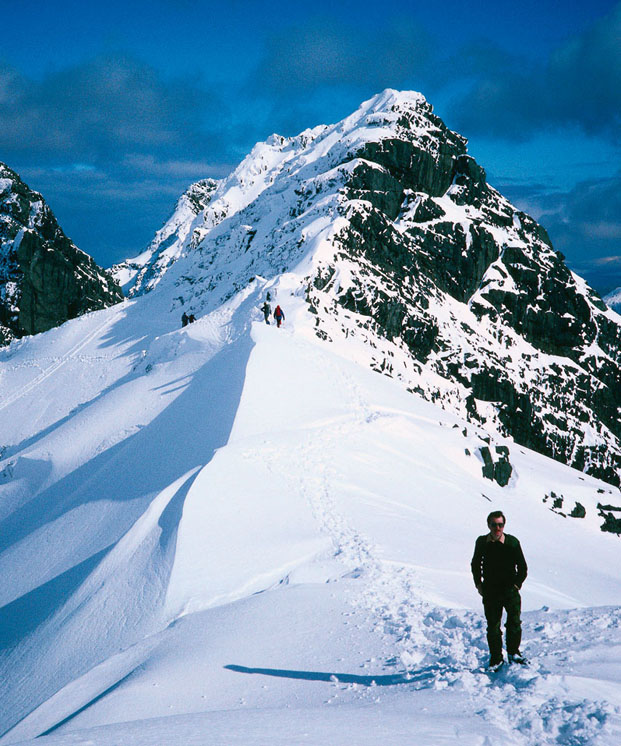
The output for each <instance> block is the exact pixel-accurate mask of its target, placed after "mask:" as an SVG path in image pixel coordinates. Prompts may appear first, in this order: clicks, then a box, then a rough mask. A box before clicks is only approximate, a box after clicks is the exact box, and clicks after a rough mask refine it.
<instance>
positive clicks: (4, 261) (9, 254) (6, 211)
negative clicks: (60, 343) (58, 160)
mask: <svg viewBox="0 0 621 746" xmlns="http://www.w3.org/2000/svg"><path fill="white" fill-rule="evenodd" d="M122 299H123V296H122V294H121V291H120V289H119V288H118V286H117V284H116V282H114V280H113V279H112V278H111V277H110V276H109V275H108V274H107V273H106V272H104V270H102V269H101V268H100V267H98V266H97V264H96V263H95V262H94V261H93V260H92V259H91V257H90V256H88V255H87V254H85V253H84V252H83V251H80V250H79V249H78V247H77V246H76V245H75V244H74V243H73V241H71V240H70V239H69V238H67V236H65V234H64V233H63V231H62V229H61V228H60V226H59V225H58V222H57V220H56V218H55V217H54V214H53V212H52V211H51V210H50V208H49V206H48V205H47V203H46V202H45V200H44V199H43V197H42V196H41V195H40V194H39V193H38V192H33V191H32V189H30V188H29V187H28V186H27V185H26V184H24V182H23V181H22V180H21V179H20V177H19V176H18V175H17V174H16V173H15V171H12V170H11V169H10V168H9V167H8V166H5V165H4V164H3V163H0V345H3V344H6V343H7V342H10V341H11V340H12V339H14V338H16V337H22V336H24V335H25V334H37V333H38V332H43V331H46V330H47V329H51V328H52V327H54V326H58V325H59V324H62V323H63V322H64V321H67V319H72V318H74V317H75V316H80V315H81V314H83V313H86V312H87V311H93V310H96V309H99V308H105V307H106V306H109V305H111V304H113V303H118V302H119V301H121V300H122Z"/></svg>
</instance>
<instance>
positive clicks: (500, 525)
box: [487, 518, 505, 541]
mask: <svg viewBox="0 0 621 746" xmlns="http://www.w3.org/2000/svg"><path fill="white" fill-rule="evenodd" d="M487 525H488V526H489V531H490V534H491V535H492V539H493V540H494V541H499V540H500V538H501V537H502V534H503V532H504V530H505V519H504V518H492V519H491V520H490V522H489V523H488V524H487Z"/></svg>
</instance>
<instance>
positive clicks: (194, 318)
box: [188, 313, 196, 324]
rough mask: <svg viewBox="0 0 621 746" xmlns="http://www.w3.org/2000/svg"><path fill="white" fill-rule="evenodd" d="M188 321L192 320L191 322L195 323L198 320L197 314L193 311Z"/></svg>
mask: <svg viewBox="0 0 621 746" xmlns="http://www.w3.org/2000/svg"><path fill="white" fill-rule="evenodd" d="M188 321H189V322H190V324H193V323H194V322H195V321H196V316H195V315H194V314H193V313H191V314H190V315H189V316H188Z"/></svg>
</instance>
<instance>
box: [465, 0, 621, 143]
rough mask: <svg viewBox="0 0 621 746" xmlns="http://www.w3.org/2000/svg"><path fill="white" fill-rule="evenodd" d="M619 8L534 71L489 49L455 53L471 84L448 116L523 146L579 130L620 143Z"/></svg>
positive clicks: (468, 127) (523, 62) (469, 128)
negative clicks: (534, 138)
mask: <svg viewBox="0 0 621 746" xmlns="http://www.w3.org/2000/svg"><path fill="white" fill-rule="evenodd" d="M620 38H621V3H619V4H617V5H616V6H615V7H614V8H613V10H612V11H611V12H610V13H609V14H608V15H607V16H605V17H603V18H601V19H600V20H598V21H597V22H596V23H595V24H594V25H593V26H592V27H590V28H589V29H588V30H587V31H585V32H584V33H582V34H580V35H577V36H575V37H573V38H571V39H569V40H567V41H566V42H565V43H564V44H562V45H561V46H559V47H558V48H557V49H556V50H555V52H554V53H553V54H551V55H550V56H549V57H548V59H547V60H545V61H544V62H542V63H540V64H537V63H534V62H528V61H527V59H526V58H524V59H521V58H517V57H512V56H510V55H508V54H507V53H506V52H504V51H502V50H500V49H498V48H494V47H491V46H490V45H477V46H471V47H469V48H467V49H464V50H462V53H461V55H460V58H459V60H457V61H455V62H456V63H458V64H459V69H460V71H459V72H458V74H459V75H460V76H461V77H462V78H464V77H465V78H467V77H468V76H469V77H470V79H471V80H472V81H473V82H472V84H471V86H470V90H469V91H468V93H467V94H466V95H463V96H460V97H458V99H457V100H456V101H455V103H454V105H453V110H452V117H453V118H454V120H455V121H456V122H457V123H458V125H459V126H460V127H462V128H463V129H464V130H465V131H467V132H483V133H486V134H491V135H494V136H498V137H503V138H507V139H512V140H515V139H527V138H529V137H530V136H531V135H532V134H533V133H534V132H537V131H541V130H543V129H546V128H557V127H571V126H574V127H575V126H578V127H579V128H581V130H582V131H584V132H585V133H588V134H595V135H600V136H604V137H607V138H611V139H613V140H616V141H618V139H619V137H620V136H621V55H620V54H619V39H620Z"/></svg>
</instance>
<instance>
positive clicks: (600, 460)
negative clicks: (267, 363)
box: [131, 90, 621, 485]
mask: <svg viewBox="0 0 621 746" xmlns="http://www.w3.org/2000/svg"><path fill="white" fill-rule="evenodd" d="M211 187H213V191H210V193H209V200H208V203H206V206H205V207H204V209H203V210H202V211H201V212H199V213H198V214H195V213H194V212H192V214H191V215H189V216H188V217H187V218H185V223H184V224H183V229H181V228H180V227H179V215H178V213H175V215H173V217H172V218H171V221H170V222H169V223H168V224H167V225H166V226H164V228H163V229H162V231H161V232H160V234H158V236H156V239H155V240H154V242H153V243H152V245H151V246H150V248H149V250H148V251H147V252H146V253H145V254H143V255H142V257H140V258H139V261H138V263H139V264H141V266H143V267H144V268H148V271H146V269H145V271H144V272H142V273H141V274H140V275H139V276H138V277H137V279H136V281H135V283H134V285H133V287H132V290H131V294H137V295H140V294H141V293H145V292H148V291H150V290H152V289H153V288H154V287H157V286H158V284H159V283H163V284H164V285H167V286H168V287H169V288H172V287H174V288H176V291H175V295H174V300H173V301H172V302H171V308H172V310H174V311H176V312H177V313H178V314H179V315H181V312H182V309H183V310H186V311H187V312H188V313H192V312H193V313H195V314H196V315H202V314H203V313H205V312H207V311H209V310H212V309H214V308H217V307H218V306H219V305H220V304H221V303H222V302H224V301H225V300H226V299H227V298H229V297H231V294H232V293H234V292H237V291H238V290H239V289H241V288H243V287H245V286H246V284H247V283H248V282H249V281H250V279H251V278H252V277H253V276H255V275H260V276H263V277H266V278H273V277H275V276H277V275H279V274H281V273H283V272H285V271H292V272H294V273H295V274H296V275H297V276H298V278H299V286H300V287H304V288H305V292H306V297H307V302H308V306H309V312H312V313H314V314H315V317H316V319H315V323H316V334H317V335H319V336H320V337H322V338H323V339H328V340H334V341H337V340H343V339H348V340H350V341H353V342H354V344H353V345H350V350H353V349H354V347H355V346H356V344H357V347H356V349H357V352H356V353H355V356H356V359H357V360H359V361H360V362H364V363H365V364H366V365H368V366H370V367H372V368H374V369H376V370H378V369H379V370H382V371H383V372H384V373H385V374H386V375H390V376H393V377H395V378H398V379H399V380H401V381H402V382H403V383H404V384H405V386H407V387H408V388H410V389H411V390H413V391H416V392H417V393H420V394H421V395H422V396H424V397H425V398H426V399H428V400H430V401H434V402H438V403H440V404H441V405H442V406H444V407H445V408H446V409H447V410H449V411H452V412H454V413H456V414H459V415H460V416H462V417H464V418H467V419H469V420H472V421H473V422H476V423H478V424H482V425H485V426H486V427H487V428H488V429H494V430H496V431H497V432H499V433H501V434H504V435H508V436H510V437H512V438H514V439H515V440H516V441H517V442H519V443H521V444H523V445H526V446H528V447H530V448H533V449H535V450H538V451H540V452H542V453H545V454H546V455H548V456H551V457H552V458H555V459H558V460H560V461H562V462H564V463H568V464H571V465H573V466H574V467H575V468H578V469H580V470H584V471H586V472H587V473H590V474H593V475H596V476H599V477H601V478H604V479H606V480H607V481H609V482H611V483H613V484H617V485H618V484H619V472H620V471H621V424H620V423H621V416H620V414H621V319H620V318H619V316H618V315H617V314H616V313H614V312H613V311H612V310H610V309H608V308H607V307H606V305H605V304H604V303H603V302H602V300H601V299H600V298H599V297H598V296H597V294H596V293H595V292H594V291H593V290H591V289H590V288H589V287H588V286H587V285H586V283H585V282H584V281H583V280H582V279H581V278H579V277H577V276H576V275H574V274H572V273H571V272H570V271H569V269H568V268H567V266H566V265H565V263H564V261H563V259H562V257H561V255H559V254H557V252H555V251H554V249H553V247H552V245H551V244H550V241H549V239H548V237H547V234H546V232H545V230H544V228H542V227H541V226H539V225H538V224H537V223H536V222H535V221H533V220H532V219H531V218H530V217H529V216H528V215H525V214H524V213H522V212H520V211H518V210H517V209H516V208H514V207H513V206H512V205H511V204H510V203H509V202H508V201H507V200H506V199H505V198H504V197H502V195H500V194H499V193H498V192H497V191H496V190H494V189H493V188H492V187H491V186H489V185H488V184H487V182H486V177H485V172H484V170H483V169H482V168H481V167H480V166H479V165H478V164H477V163H476V162H475V161H474V160H473V159H472V158H471V157H470V156H468V155H467V153H466V141H465V140H464V138H462V137H461V136H460V135H458V134H456V133H454V132H451V131H450V130H449V129H448V128H447V127H446V126H445V125H444V123H443V122H442V121H441V120H440V119H439V118H438V117H436V116H435V115H434V114H433V111H432V108H431V106H430V105H429V104H428V103H427V102H426V101H425V99H424V98H423V97H422V96H421V95H420V94H417V93H408V92H405V93H400V92H397V91H391V90H387V91H385V92H384V93H382V94H380V95H378V96H376V97H374V98H373V99H371V100H369V101H367V102H365V103H364V104H363V105H362V106H361V107H360V109H359V110H358V111H356V112H354V113H353V114H352V115H351V116H349V117H347V118H346V119H344V120H343V121H342V122H339V123H337V124H335V125H332V126H329V127H326V126H321V127H317V128H315V129H313V130H308V131H306V132H303V133H302V134H300V135H298V136H297V137H293V138H283V137H279V136H277V135H274V136H272V137H271V138H270V139H269V140H268V141H267V142H265V143H259V144H258V145H256V146H255V148H254V149H253V150H252V152H251V153H250V154H249V155H248V156H247V158H246V159H245V160H244V161H243V162H242V163H241V164H240V165H239V167H238V168H237V169H236V170H235V171H234V172H233V173H232V174H231V175H230V176H229V177H228V178H227V179H224V180H222V181H220V182H218V183H215V182H213V183H211ZM169 236H174V241H173V243H172V244H171V243H169V239H168V237H169ZM173 260H174V261H173ZM136 261H137V260H136ZM585 423H588V426H587V427H585Z"/></svg>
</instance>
